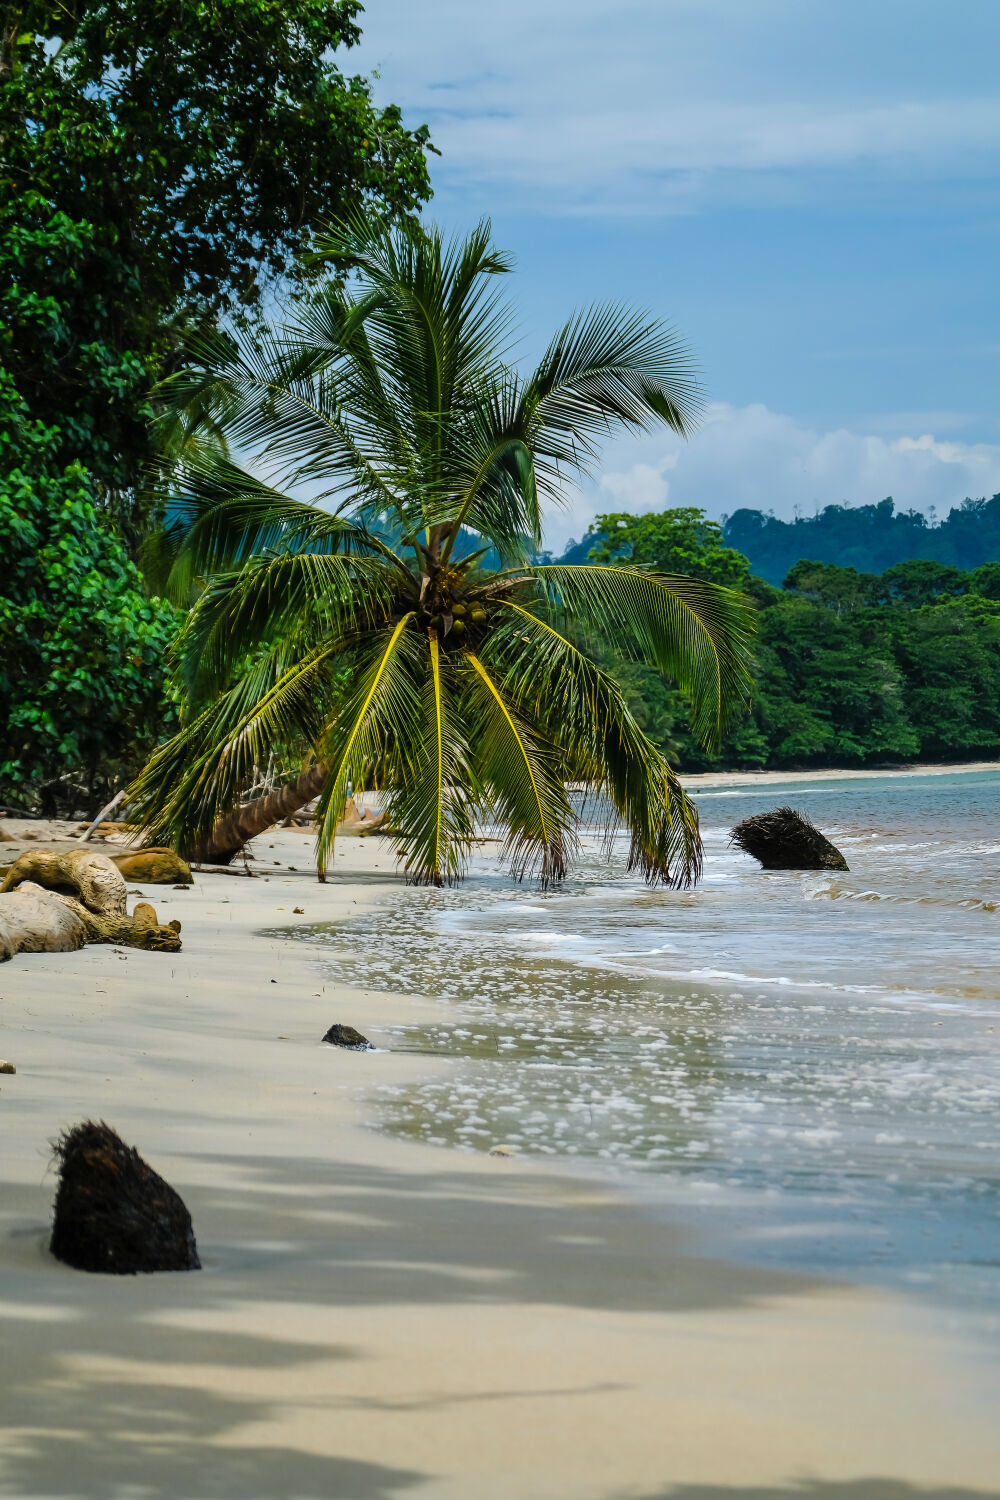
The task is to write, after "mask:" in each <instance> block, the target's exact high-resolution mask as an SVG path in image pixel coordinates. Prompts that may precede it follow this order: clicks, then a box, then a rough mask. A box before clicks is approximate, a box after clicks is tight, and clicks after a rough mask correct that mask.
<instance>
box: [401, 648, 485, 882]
mask: <svg viewBox="0 0 1000 1500" xmlns="http://www.w3.org/2000/svg"><path fill="white" fill-rule="evenodd" d="M426 650H427V665H428V668H429V670H428V671H427V674H426V678H425V681H424V686H423V723H422V726H421V729H422V733H421V736H420V739H419V751H420V755H419V760H418V763H417V765H416V766H415V768H414V770H413V773H412V774H411V775H410V777H409V778H408V779H407V780H405V781H401V782H400V783H398V784H397V785H394V786H390V787H388V788H387V789H386V794H385V799H384V801H385V809H386V812H387V814H388V817H389V822H390V824H391V825H392V827H394V828H397V829H399V831H400V841H401V851H400V852H401V858H402V861H403V867H404V869H405V870H406V873H407V876H408V877H409V879H410V880H411V881H413V883H414V884H416V885H450V884H451V883H452V882H453V881H455V880H457V879H460V878H461V875H462V873H463V870H464V867H465V860H466V856H467V853H468V849H469V845H470V843H471V841H472V838H473V834H474V827H473V799H472V797H471V796H470V786H469V747H468V744H467V742H466V739H465V732H464V725H463V722H462V716H461V713H460V710H459V706H458V704H457V702H456V682H455V672H454V668H453V667H452V665H451V663H450V661H449V659H448V657H447V656H446V655H445V654H444V653H443V652H442V651H441V648H440V646H439V644H438V639H437V635H436V633H435V632H434V631H430V632H428V638H427V644H426Z"/></svg>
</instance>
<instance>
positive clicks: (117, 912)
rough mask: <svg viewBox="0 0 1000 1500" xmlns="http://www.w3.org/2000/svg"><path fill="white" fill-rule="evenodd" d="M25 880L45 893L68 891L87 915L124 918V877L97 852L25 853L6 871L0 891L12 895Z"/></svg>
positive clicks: (53, 851)
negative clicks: (38, 886) (44, 890)
mask: <svg viewBox="0 0 1000 1500" xmlns="http://www.w3.org/2000/svg"><path fill="white" fill-rule="evenodd" d="M26 880H34V881H37V882H38V884H39V885H43V886H45V887H46V889H47V890H50V891H52V890H60V891H68V892H70V893H71V894H72V895H74V896H76V897H77V898H78V899H79V900H80V901H81V902H82V903H83V905H84V906H85V907H86V908H87V910H88V911H92V912H100V913H101V914H102V916H109V917H111V916H114V917H124V916H125V912H126V898H127V896H128V887H127V886H126V884H125V877H124V876H123V875H122V873H121V871H120V870H119V869H118V867H117V865H115V864H113V863H112V861H111V860H110V859H109V858H108V856H107V855H106V854H98V852H97V850H96V849H70V850H68V851H67V852H66V853H62V852H59V851H57V850H52V849H28V850H26V851H25V853H24V854H22V855H20V857H19V858H18V859H16V860H15V861H14V863H13V864H12V865H11V867H10V869H9V870H8V872H7V874H6V876H5V878H4V882H3V885H2V886H0V891H12V890H14V889H15V888H16V887H17V886H19V885H22V884H23V883H24V881H26Z"/></svg>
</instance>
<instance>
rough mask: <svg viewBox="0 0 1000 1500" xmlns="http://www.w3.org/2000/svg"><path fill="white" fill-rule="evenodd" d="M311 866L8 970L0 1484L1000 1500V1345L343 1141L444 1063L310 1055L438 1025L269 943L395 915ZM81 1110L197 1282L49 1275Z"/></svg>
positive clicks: (304, 1497) (130, 1494) (637, 1214)
mask: <svg viewBox="0 0 1000 1500" xmlns="http://www.w3.org/2000/svg"><path fill="white" fill-rule="evenodd" d="M951 769H954V768H951ZM754 779H755V780H756V779H757V778H754ZM776 779H778V780H789V779H790V778H789V777H778V778H776ZM702 780H703V781H704V783H705V784H708V783H710V782H711V783H713V784H714V783H717V782H718V781H719V780H720V778H719V777H718V776H711V777H705V778H702ZM310 850H311V839H310V836H309V835H308V834H306V833H299V832H294V831H282V832H280V833H275V834H272V835H270V836H268V837H267V838H265V839H262V840H260V841H258V844H257V846H256V850H255V852H256V856H257V862H256V864H255V866H254V869H255V870H256V872H257V878H254V879H247V878H245V877H244V876H242V875H239V874H236V875H229V876H226V875H218V874H215V875H209V874H203V875H198V876H196V881H195V885H194V887H193V888H190V889H188V890H173V889H171V888H152V887H149V888H145V889H144V890H143V895H144V896H145V898H146V899H148V900H151V901H153V902H154V904H155V905H156V906H157V908H158V910H159V911H160V913H161V917H162V919H164V920H166V919H169V918H172V917H178V918H180V920H181V922H182V924H183V931H182V939H183V950H182V952H181V953H180V954H177V955H161V954H156V953H143V952H137V951H127V952H126V951H121V950H116V949H113V948H110V947H88V948H86V949H84V950H82V951H81V952H79V953H75V954H66V955H44V954H43V955H29V956H23V957H18V958H15V959H14V960H13V961H12V962H10V963H8V964H5V965H3V966H2V967H0V1057H3V1058H7V1059H9V1060H10V1061H11V1062H12V1063H14V1064H15V1066H16V1068H17V1073H16V1076H4V1077H2V1078H0V1140H2V1143H3V1150H2V1165H0V1172H2V1190H0V1307H2V1314H3V1321H2V1325H0V1340H2V1357H0V1434H2V1435H0V1494H3V1495H8V1496H13V1497H23V1500H28V1497H30V1500H41V1497H61V1500H68V1497H75V1496H79V1497H93V1500H97V1497H102V1500H104V1497H115V1500H126V1497H127V1500H139V1497H141V1500H176V1497H190V1500H202V1497H205V1500H208V1497H216V1500H272V1497H275V1500H276V1497H282V1500H284V1497H288V1500H291V1497H295V1500H313V1497H316V1500H319V1497H324V1500H329V1497H331V1496H336V1497H345V1500H376V1497H378V1500H383V1497H385V1500H389V1497H413V1500H425V1497H426V1500H474V1497H475V1500H480V1497H481V1500H557V1497H558V1500H570V1497H573V1500H626V1497H630V1500H668V1497H671V1500H763V1497H766V1496H771V1495H779V1494H785V1493H792V1494H797V1495H805V1496H809V1497H812V1500H909V1497H913V1500H917V1497H925V1500H966V1497H970V1500H971V1497H973V1496H977V1497H983V1500H985V1497H993V1500H996V1497H997V1496H1000V1477H998V1476H1000V1425H998V1423H997V1420H996V1413H997V1411H998V1410H1000V1362H998V1360H997V1357H996V1330H990V1329H989V1328H985V1327H984V1328H983V1329H980V1330H976V1329H973V1328H970V1327H969V1324H968V1322H967V1321H965V1320H959V1319H956V1318H954V1317H952V1316H951V1315H950V1314H949V1312H948V1310H947V1309H946V1308H943V1307H938V1306H935V1305H933V1304H931V1303H929V1302H927V1301H922V1300H920V1299H919V1298H918V1297H916V1296H913V1297H912V1298H911V1297H909V1296H906V1295H901V1294H898V1293H891V1292H888V1291H883V1290H878V1289H875V1288H871V1289H869V1288H864V1287H860V1288H851V1287H847V1286H845V1285H840V1284H832V1283H825V1282H822V1281H818V1280H815V1279H809V1278H807V1277H805V1276H800V1275H796V1274H792V1273H785V1272H783V1271H775V1270H768V1269H761V1268H754V1267H752V1266H746V1265H737V1264H729V1263H726V1262H724V1261H721V1260H718V1259H714V1258H712V1255H711V1246H707V1245H705V1244H704V1243H703V1242H701V1241H699V1240H698V1239H697V1238H696V1236H695V1232H694V1231H693V1230H692V1229H691V1228H689V1227H687V1226H685V1225H683V1224H679V1223H669V1222H664V1221H663V1218H662V1216H661V1215H654V1214H653V1213H652V1212H651V1211H650V1210H649V1208H648V1207H644V1206H643V1204H642V1202H641V1201H640V1200H639V1199H638V1198H636V1197H634V1196H631V1195H630V1194H629V1193H628V1192H627V1190H626V1189H625V1188H623V1189H622V1190H621V1191H617V1190H615V1189H614V1188H613V1187H611V1186H609V1185H608V1183H607V1180H606V1179H599V1178H598V1177H597V1176H596V1175H594V1176H588V1174H587V1172H586V1171H585V1170H583V1169H580V1168H579V1167H576V1168H574V1170H572V1171H570V1170H568V1169H567V1170H560V1167H559V1163H558V1161H555V1162H551V1163H536V1162H527V1161H522V1160H520V1159H518V1158H517V1157H513V1158H511V1157H502V1156H501V1157H494V1156H490V1155H488V1154H487V1153H486V1152H485V1151H484V1152H482V1153H479V1154H469V1153H459V1152H455V1151H450V1150H445V1149H443V1148H435V1147H431V1146H425V1145H417V1144H409V1143H406V1142H402V1141H399V1140H395V1139H390V1138H388V1137H385V1136H382V1135H380V1134H378V1133H376V1132H374V1131H372V1130H369V1129H366V1128H364V1126H363V1124H362V1121H363V1119H364V1117H365V1109H364V1099H365V1093H366V1090H368V1089H369V1088H370V1087H371V1086H372V1085H373V1084H374V1083H385V1082H390V1081H392V1080H393V1079H405V1078H406V1077H409V1076H412V1075H413V1073H414V1072H415V1071H422V1072H426V1071H427V1070H428V1069H433V1068H435V1067H440V1066H442V1065H441V1064H440V1063H435V1061H434V1060H433V1059H431V1058H428V1057H420V1056H414V1055H399V1054H398V1053H396V1054H394V1053H393V1052H392V1051H390V1050H387V1049H386V1050H379V1051H376V1052H373V1053H367V1054H352V1053H348V1052H344V1051H341V1050H338V1049H336V1048H332V1047H328V1046H323V1045H321V1043H320V1038H321V1037H322V1035H323V1033H324V1032H325V1030H326V1029H327V1027H328V1026H329V1025H330V1024H331V1023H333V1022H337V1021H339V1022H346V1023H349V1024H351V1025H354V1026H357V1027H359V1028H360V1029H361V1030H362V1031H364V1032H366V1033H367V1034H368V1035H369V1036H370V1037H371V1038H372V1040H373V1041H374V1042H376V1044H378V1043H379V1042H380V1040H382V1039H383V1038H382V1037H381V1036H380V1033H381V1032H382V1031H383V1029H384V1028H387V1027H390V1026H394V1025H399V1024H400V1023H404V1022H418V1021H419V1022H425V1021H429V1020H431V1019H433V1016H434V1013H435V1010H436V1006H435V1005H434V1004H432V1002H430V1001H426V1000H420V999H414V998H412V997H405V996H400V995H393V994H391V993H385V992H381V991H379V992H376V991H371V992H369V991H366V990H359V989H357V988H355V989H350V988H347V987H344V986H341V985H339V984H337V983H336V981H335V979H334V978H332V977H331V973H330V970H329V956H328V955H326V956H325V957H324V955H323V953H322V952H321V950H320V949H319V948H314V947H312V946H310V944H309V943H307V942H299V943H294V944H293V943H288V942H284V941H280V940H277V939H274V938H269V937H266V936H261V935H260V934H261V933H262V931H264V930H266V929H268V928H270V927H273V926H275V925H278V924H281V925H287V924H290V923H294V922H300V923H306V924H308V923H312V922H316V921H321V920H323V921H326V920H342V919H344V918H350V917H351V916H352V915H354V914H356V913H360V912H363V911H366V910H371V909H372V907H373V905H374V906H375V907H376V908H377V907H378V905H379V904H380V903H385V902H389V901H391V899H392V894H393V891H394V889H395V888H396V886H397V879H396V877H395V875H394V873H393V867H392V860H393V854H392V848H391V846H390V845H389V844H388V842H387V841H383V840H380V839H369V840H365V841H361V840H356V839H352V840H342V841H341V842H340V844H339V845H338V851H337V856H336V860H335V862H334V867H333V870H332V873H331V878H330V880H329V881H328V883H327V884H326V885H319V884H318V883H317V881H316V879H315V875H314V874H313V873H312V872H311V868H310ZM133 889H139V888H135V887H133ZM296 908H301V911H300V912H298V913H297V912H296ZM324 965H326V967H324ZM86 1117H94V1118H104V1119H106V1120H107V1121H108V1122H109V1123H110V1124H112V1125H114V1127H115V1128H116V1129H117V1130H119V1131H120V1132H121V1134H122V1135H123V1136H124V1137H125V1138H126V1139H127V1140H128V1141H129V1142H130V1143H133V1144H135V1145H136V1146H137V1147H138V1148H139V1150H140V1151H141V1152H142V1153H143V1154H144V1155H145V1156H146V1158H147V1159H148V1160H149V1161H150V1162H151V1164H152V1165H153V1166H154V1167H155V1168H156V1169H157V1170H158V1171H160V1172H162V1173H163V1175H164V1176H165V1177H166V1178H167V1179H168V1180H169V1181H170V1182H171V1183H173V1185H174V1186H175V1187H176V1188H177V1189H178V1190H179V1191H180V1192H181V1194H182V1195H183V1197H184V1198H185V1200H186V1202H187V1204H188V1206H189V1207H190V1209H191V1212H192V1216H193V1220H194V1226H195V1231H196V1234H197V1239H198V1246H199V1250H200V1253H201V1258H202V1262H203V1266H204V1269H203V1270H202V1271H201V1272H200V1273H191V1274H186V1275H158V1276H149V1277H138V1278H116V1277H101V1276H92V1275H86V1274H82V1273H78V1272H75V1271H72V1270H70V1269H68V1268H67V1267H65V1266H63V1265H61V1264H59V1263H58V1262H56V1261H55V1260H53V1259H52V1258H51V1257H50V1256H49V1254H48V1252H47V1230H48V1224H49V1218H50V1211H51V1203H52V1197H53V1193H54V1187H55V1182H54V1176H53V1173H52V1171H51V1167H50V1161H49V1156H50V1150H49V1142H50V1141H51V1140H52V1138H53V1137H54V1136H55V1135H56V1134H57V1133H58V1132H59V1131H60V1130H61V1129H62V1128H63V1127H65V1126H67V1125H70V1124H72V1123H74V1122H76V1121H78V1120H80V1119H82V1118H86ZM991 1341H992V1344H991Z"/></svg>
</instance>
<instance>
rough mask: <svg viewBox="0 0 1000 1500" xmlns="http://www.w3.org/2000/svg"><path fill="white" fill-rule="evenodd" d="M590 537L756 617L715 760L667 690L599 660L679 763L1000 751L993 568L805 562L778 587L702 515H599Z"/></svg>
mask: <svg viewBox="0 0 1000 1500" xmlns="http://www.w3.org/2000/svg"><path fill="white" fill-rule="evenodd" d="M592 533H593V538H594V541H595V542H596V545H594V546H593V556H594V557H595V558H597V559H602V558H607V557H609V556H614V557H616V558H618V559H621V560H627V561H633V562H639V563H642V564H645V565H647V566H652V567H657V568H661V569H663V570H664V571H679V572H690V573H692V574H693V575H694V576H696V577H699V578H706V579H710V580H711V579H714V580H715V581H717V582H725V583H727V584H730V585H735V586H737V587H741V588H743V589H744V590H745V591H746V592H747V593H748V594H749V596H750V597H751V598H752V599H753V601H754V603H755V605H756V607H757V640H756V646H755V654H756V665H755V686H754V692H753V706H752V709H751V713H750V715H749V717H748V718H747V719H746V720H745V721H744V722H743V723H742V724H741V725H740V726H738V727H737V728H736V729H735V730H734V731H731V732H730V734H729V735H728V736H727V738H726V739H725V740H724V742H723V744H722V746H721V748H720V750H719V752H718V754H717V755H715V756H709V755H707V754H706V753H705V752H704V750H702V749H701V748H700V747H699V746H698V744H697V742H696V741H695V739H694V738H693V736H691V734H690V733H689V731H688V727H687V718H686V709H685V705H684V702H683V700H682V699H681V697H680V695H679V694H678V693H677V692H676V691H675V690H674V689H673V688H671V687H670V686H669V685H667V684H665V683H664V682H663V680H662V679H661V678H660V677H659V676H658V675H657V674H656V673H655V672H652V671H650V670H649V669H648V668H646V667H644V666H641V665H638V664H636V663H635V662H632V661H628V660H625V659H624V658H620V659H619V658H618V656H617V654H616V653H615V652H614V651H613V650H607V649H606V651H605V655H604V665H606V666H608V667H609V668H611V669H613V670H614V672H615V675H616V676H618V677H619V679H620V680H621V681H622V682H623V684H624V685H625V687H626V690H627V697H628V700H629V703H630V706H631V708H632V710H633V712H634V713H635V716H636V718H637V720H638V721H639V723H640V724H641V725H642V727H643V728H644V729H645V731H646V733H647V734H648V735H649V736H650V738H651V739H653V740H654V742H655V743H657V744H658V745H659V746H660V747H661V748H662V749H663V750H664V751H665V752H666V753H667V754H668V755H669V756H670V757H671V759H672V760H673V761H674V762H675V763H677V764H679V765H680V766H681V767H683V768H686V769H688V770H701V769H707V768H710V767H721V766H732V767H760V768H765V767H766V768H792V767H809V766H851V765H857V766H863V765H874V764H885V763H898V762H900V761H910V760H917V759H921V760H937V759H939V760H958V759H963V758H970V757H987V758H989V757H994V756H997V755H1000V562H987V563H984V564H982V565H981V566H979V567H977V568H975V569H973V570H971V571H965V570H963V569H961V568H957V567H954V566H951V565H948V564H944V563H938V562H933V561H930V560H927V559H915V560H912V561H907V562H901V563H896V564H895V565H893V566H892V567H890V568H887V569H886V570H885V571H884V572H882V573H881V574H872V573H859V572H858V571H857V570H856V569H854V568H844V567H839V566H837V565H836V564H833V563H823V562H804V561H799V562H797V563H796V564H795V566H794V567H792V568H791V569H790V570H789V571H788V574H787V576H786V577H785V579H784V587H783V588H780V589H778V588H774V587H772V586H771V585H770V584H768V583H766V582H765V581H764V580H762V579H760V578H756V577H754V576H752V575H751V573H750V564H749V562H748V560H747V559H746V557H743V556H742V555H741V554H740V553H739V552H737V551H735V549H733V548H731V547H727V546H726V545H725V535H724V532H723V529H722V528H721V527H720V526H718V525H717V524H716V523H715V522H713V521H709V520H707V519H706V517H705V516H704V514H703V512H701V511H697V510H691V509H683V510H676V511H666V512H664V513H663V514H661V515H647V516H629V515H624V514H614V515H607V516H598V517H597V519H596V521H595V522H594V526H593V528H592ZM612 539H613V540H612Z"/></svg>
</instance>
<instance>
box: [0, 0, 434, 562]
mask: <svg viewBox="0 0 1000 1500" xmlns="http://www.w3.org/2000/svg"><path fill="white" fill-rule="evenodd" d="M360 9H361V7H360V4H359V3H357V0H282V4H281V5H274V4H272V3H270V0H170V3H167V0H69V3H62V0H60V3H58V4H56V3H54V0H0V329H2V333H0V361H2V368H3V369H4V370H6V372H7V373H8V374H9V375H10V377H11V379H12V380H13V382H14V385H15V387H16V389H17V391H18V392H19V394H20V395H21V396H22V398H23V399H24V401H25V402H26V403H27V406H28V411H29V415H30V417H31V419H32V420H34V421H40V422H42V424H43V425H44V426H45V427H46V428H47V429H49V430H50V431H51V432H52V433H53V435H54V436H53V441H54V442H55V443H56V456H57V459H58V460H59V461H60V462H61V463H62V464H64V465H65V464H69V463H80V464H83V465H84V467H85V468H86V469H87V470H88V471H89V473H90V475H91V483H92V488H93V496H94V501H95V504H98V505H99V506H100V507H101V508H103V509H105V510H109V511H110V512H111V514H112V516H113V517H114V518H115V520H116V521H117V522H118V524H119V525H120V526H121V527H122V528H123V530H124V531H125V532H126V534H130V533H131V534H132V539H133V540H134V539H135V535H134V533H135V532H136V531H137V530H141V529H142V522H143V515H142V511H143V503H142V500H141V493H142V491H141V487H140V480H141V476H142V474H143V470H144V466H145V464H146V462H147V459H148V457H149V437H148V431H149V428H148V418H149V415H150V409H149V404H148V396H147V393H148V391H149V389H150V387H151V385H152V384H153V382H154V380H155V378H157V377H158V376H159V375H160V374H162V373H163V371H164V369H165V368H169V363H170V356H171V351H172V349H173V348H174V347H175V345H176V343H177V340H178V337H179V335H180V333H181V331H182V329H183V328H184V327H185V326H186V325H189V324H190V323H191V321H192V320H194V321H196V322H198V323H203V322H204V321H205V320H212V319H215V318H216V317H218V316H219V315H220V314H221V313H223V312H233V311H234V310H239V309H243V310H244V312H250V313H252V311H253V309H254V308H255V307H257V306H258V304H259V302H260V299H261V296H262V293H263V291H264V290H265V289H266V288H267V286H268V285H269V284H271V283H272V282H273V281H274V279H275V278H277V277H279V276H280V277H282V278H284V279H286V280H290V281H291V283H292V284H293V285H294V284H295V283H296V281H299V282H301V281H303V280H308V279H309V275H310V271H309V267H308V263H307V262H306V261H304V260H302V259H297V258H296V256H297V254H298V252H299V251H301V250H302V249H303V248H304V247H305V246H306V245H307V242H308V238H309V232H310V231H309V226H310V225H314V224H316V223H319V222H322V221H323V220H324V219H328V218H331V217H335V216H339V215H341V214H343V213H344V212H345V211H348V210H350V209H353V208H355V207H357V206H359V205H361V204H364V205H366V207H367V208H368V210H369V211H371V212H374V213H376V214H379V213H408V212H411V211H413V210H414V209H416V208H418V207H419V205H420V204H421V202H423V201H424V200H425V199H426V198H427V197H428V196H429V193H430V189H429V184H428V178H427V162H426V151H427V149H428V146H427V132H426V130H423V129H422V130H418V131H415V132H414V131H409V130H407V129H405V128H404V127H403V125H402V123H401V119H400V115H399V111H398V110H397V109H395V108H394V107H389V108H387V109H382V110H380V109H377V108H376V107H375V105H374V104H373V103H372V100H371V95H370V90H369V86H368V83H367V82H366V80H364V79H363V78H357V77H355V78H350V77H345V76H344V75H343V74H342V73H341V72H340V71H339V70H338V69H337V67H336V66H335V65H334V63H333V61H332V56H331V54H332V53H333V52H334V51H335V50H336V49H337V48H342V47H350V46H351V45H353V44H354V43H355V42H356V41H357V40H358V37H359V34H360V33H359V28H358V25H357V16H358V13H359V11H360ZM26 442H27V443H28V446H29V447H30V439H27V438H26ZM137 510H138V512H139V514H138V515H137V514H136V512H137Z"/></svg>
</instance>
